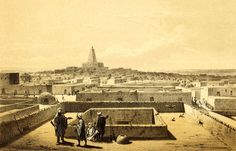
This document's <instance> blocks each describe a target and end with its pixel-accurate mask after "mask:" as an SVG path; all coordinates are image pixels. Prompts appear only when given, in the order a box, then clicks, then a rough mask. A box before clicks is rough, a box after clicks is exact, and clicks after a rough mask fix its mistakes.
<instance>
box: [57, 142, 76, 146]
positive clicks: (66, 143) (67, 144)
mask: <svg viewBox="0 0 236 151" xmlns="http://www.w3.org/2000/svg"><path fill="white" fill-rule="evenodd" d="M74 144H75V143H72V142H68V141H64V142H63V143H61V144H60V145H64V146H74Z"/></svg>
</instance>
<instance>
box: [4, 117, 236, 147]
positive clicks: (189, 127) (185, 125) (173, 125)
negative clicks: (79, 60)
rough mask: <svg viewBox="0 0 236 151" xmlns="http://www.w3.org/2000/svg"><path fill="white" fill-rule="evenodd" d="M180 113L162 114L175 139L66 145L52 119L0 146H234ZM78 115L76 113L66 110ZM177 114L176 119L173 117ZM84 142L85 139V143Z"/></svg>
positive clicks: (73, 141) (70, 140)
mask: <svg viewBox="0 0 236 151" xmlns="http://www.w3.org/2000/svg"><path fill="white" fill-rule="evenodd" d="M179 115H180V114H179V113H164V114H161V116H162V117H163V119H164V121H165V122H166V124H167V125H168V129H169V131H170V133H171V134H172V135H173V136H174V138H175V139H170V140H145V141H143V140H135V141H133V140H131V143H130V144H127V145H119V144H116V143H115V142H111V143H98V142H88V146H87V147H76V144H77V141H76V140H73V139H66V141H68V142H69V143H68V144H67V145H56V137H55V135H54V128H53V127H52V125H51V124H50V122H47V123H45V124H44V125H42V126H40V127H39V128H37V129H35V130H34V131H32V132H30V133H28V134H26V135H24V136H23V137H21V138H20V139H18V140H16V141H14V142H12V143H10V144H8V145H7V146H5V147H4V148H0V150H65V151H66V150H112V151H120V150H121V151H122V150H123V151H126V150H129V151H131V150H134V151H144V150H147V151H173V150H178V151H181V150H187V151H195V150H199V151H200V150H201V151H202V150H217V151H219V150H232V149H231V148H230V147H229V146H227V145H225V144H224V143H223V142H221V141H220V140H218V139H217V138H215V137H214V136H212V135H211V134H210V133H209V132H208V131H206V130H205V129H204V128H203V127H202V126H201V125H199V124H198V123H197V122H196V121H194V120H193V119H191V118H190V117H189V116H187V115H185V117H184V118H181V117H179ZM67 116H73V117H74V116H75V114H71V113H70V114H67ZM173 117H175V119H176V121H171V119H172V118H173ZM81 145H83V142H82V144H81Z"/></svg>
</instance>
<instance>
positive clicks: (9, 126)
mask: <svg viewBox="0 0 236 151" xmlns="http://www.w3.org/2000/svg"><path fill="white" fill-rule="evenodd" d="M57 107H58V105H54V106H50V107H49V108H45V109H42V110H40V111H38V112H35V113H32V114H29V115H25V116H24V117H21V118H20V119H17V120H13V121H8V122H1V123H0V134H1V135H0V146H3V145H4V144H6V143H8V142H9V141H11V140H13V139H15V138H17V136H20V135H23V134H25V133H26V132H28V131H29V130H31V129H33V128H36V127H38V126H39V125H40V124H42V123H44V122H46V121H48V120H50V119H52V118H53V117H54V116H55V114H56V111H57Z"/></svg>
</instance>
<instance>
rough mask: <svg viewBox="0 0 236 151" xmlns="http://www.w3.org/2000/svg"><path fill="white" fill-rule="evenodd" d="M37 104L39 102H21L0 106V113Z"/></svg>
mask: <svg viewBox="0 0 236 151" xmlns="http://www.w3.org/2000/svg"><path fill="white" fill-rule="evenodd" d="M36 102H37V100H31V101H26V102H20V103H14V104H10V105H4V106H0V113H2V112H6V111H9V110H13V109H21V108H24V107H27V106H30V105H31V104H36ZM31 106H32V105H31Z"/></svg>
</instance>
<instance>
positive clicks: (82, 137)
mask: <svg viewBox="0 0 236 151" xmlns="http://www.w3.org/2000/svg"><path fill="white" fill-rule="evenodd" d="M97 115H98V117H97V120H96V122H95V123H94V125H93V124H92V123H91V122H89V123H88V127H87V129H86V126H85V121H84V119H83V118H82V114H80V113H78V114H77V119H78V122H77V123H76V124H73V127H74V128H75V133H76V136H77V140H78V145H77V146H80V141H85V146H86V145H87V140H91V141H103V136H104V133H105V126H106V119H107V118H108V116H106V117H105V116H103V115H102V113H101V112H98V113H97ZM68 119H70V118H67V117H65V115H64V114H63V113H62V108H58V110H57V114H56V116H55V118H54V120H53V122H52V121H51V123H52V124H53V126H54V128H55V135H56V137H57V144H60V140H61V141H62V143H64V142H65V141H64V135H65V131H66V129H67V126H68V122H67V121H68Z"/></svg>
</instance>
